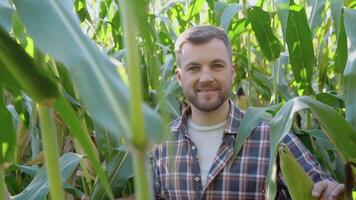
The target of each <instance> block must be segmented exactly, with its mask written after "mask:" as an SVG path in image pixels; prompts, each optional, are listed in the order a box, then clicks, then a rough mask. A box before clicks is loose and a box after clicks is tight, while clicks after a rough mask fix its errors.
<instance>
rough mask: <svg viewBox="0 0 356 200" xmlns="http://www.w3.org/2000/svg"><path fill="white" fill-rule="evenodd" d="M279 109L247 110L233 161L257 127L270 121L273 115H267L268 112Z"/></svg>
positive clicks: (254, 108)
mask: <svg viewBox="0 0 356 200" xmlns="http://www.w3.org/2000/svg"><path fill="white" fill-rule="evenodd" d="M277 107H278V105H277V106H272V107H265V108H257V107H249V108H248V109H247V111H246V113H245V114H244V116H243V118H242V120H241V124H240V126H239V132H238V134H237V135H236V138H235V144H234V150H233V155H232V159H233V160H234V159H235V158H236V157H237V155H238V153H239V152H240V150H241V148H242V146H243V144H244V143H245V141H246V139H247V138H248V137H249V136H250V135H251V133H252V132H253V130H254V129H255V128H256V127H257V125H258V124H260V123H261V121H262V120H263V119H270V118H271V117H272V116H271V114H269V113H267V112H266V111H267V110H271V109H272V110H275V109H276V108H277Z"/></svg>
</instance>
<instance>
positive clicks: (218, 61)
mask: <svg viewBox="0 0 356 200" xmlns="http://www.w3.org/2000/svg"><path fill="white" fill-rule="evenodd" d="M216 63H223V64H224V65H226V62H225V61H224V60H222V59H215V60H213V61H212V62H211V64H216Z"/></svg>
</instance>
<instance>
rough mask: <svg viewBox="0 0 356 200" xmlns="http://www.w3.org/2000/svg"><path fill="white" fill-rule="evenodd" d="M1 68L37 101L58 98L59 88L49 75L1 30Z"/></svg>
mask: <svg viewBox="0 0 356 200" xmlns="http://www.w3.org/2000/svg"><path fill="white" fill-rule="evenodd" d="M0 68H4V69H3V70H2V71H5V72H8V73H9V74H10V77H13V78H14V79H15V81H16V82H17V83H15V85H17V84H18V85H20V86H21V88H22V89H23V90H25V91H26V93H27V94H28V95H30V96H31V97H32V98H33V99H35V100H36V101H41V100H44V99H49V98H55V97H57V96H58V90H57V87H56V85H55V83H54V81H53V79H52V78H51V77H50V75H49V73H48V72H46V71H45V70H43V68H41V67H40V66H36V63H35V62H34V60H33V59H32V58H31V57H30V56H29V55H28V54H27V53H26V52H25V51H24V50H23V49H22V47H21V46H20V45H19V44H17V43H16V42H15V41H14V40H12V39H11V38H10V36H9V35H8V34H6V33H5V32H3V31H2V30H1V29H0ZM5 80H6V79H5ZM11 83H12V82H10V84H11Z"/></svg>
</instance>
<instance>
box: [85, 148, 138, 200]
mask: <svg viewBox="0 0 356 200" xmlns="http://www.w3.org/2000/svg"><path fill="white" fill-rule="evenodd" d="M107 162H108V163H107V165H106V171H107V173H108V177H109V184H110V186H111V190H112V191H114V194H115V196H121V192H122V190H123V189H124V186H125V184H126V183H127V181H128V180H129V178H130V177H132V176H133V167H132V159H131V156H130V155H129V153H128V152H127V151H117V150H115V151H113V152H112V153H111V156H110V158H109V160H108V161H107ZM90 198H91V199H93V200H94V199H95V200H101V199H105V198H107V196H106V195H105V193H104V188H103V186H102V185H101V184H99V182H96V183H95V184H94V187H93V193H92V194H91V197H90Z"/></svg>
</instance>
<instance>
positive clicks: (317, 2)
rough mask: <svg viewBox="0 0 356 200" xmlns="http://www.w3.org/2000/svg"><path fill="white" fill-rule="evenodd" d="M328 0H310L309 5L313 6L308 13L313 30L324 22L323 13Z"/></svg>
mask: <svg viewBox="0 0 356 200" xmlns="http://www.w3.org/2000/svg"><path fill="white" fill-rule="evenodd" d="M325 3H326V0H308V2H307V4H308V7H310V8H311V10H309V12H308V13H309V14H308V17H309V18H308V22H309V27H310V30H311V32H314V29H315V28H317V27H319V26H320V24H321V23H322V19H321V14H322V12H323V11H324V8H325Z"/></svg>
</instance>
